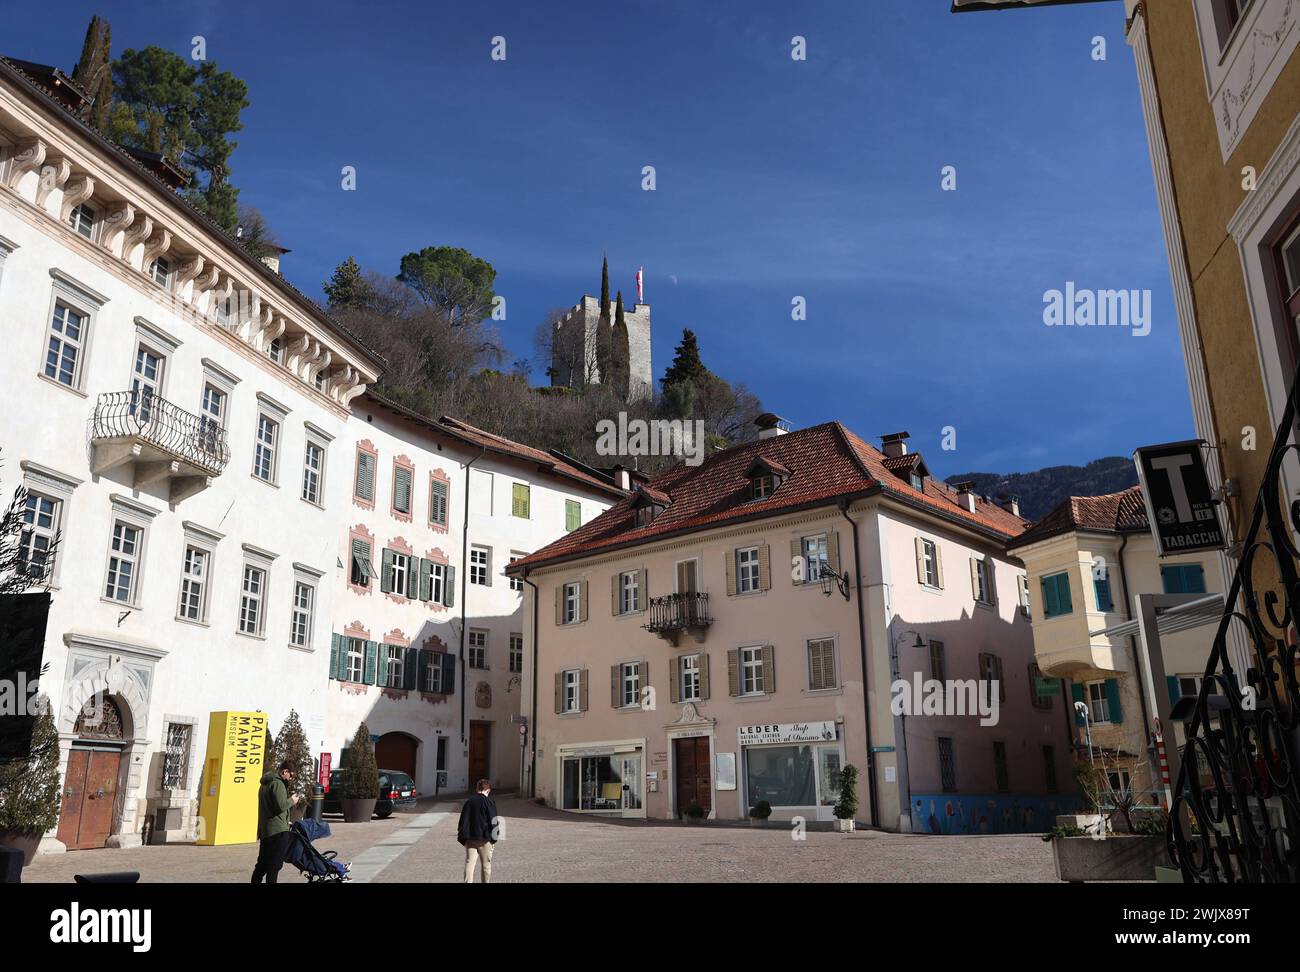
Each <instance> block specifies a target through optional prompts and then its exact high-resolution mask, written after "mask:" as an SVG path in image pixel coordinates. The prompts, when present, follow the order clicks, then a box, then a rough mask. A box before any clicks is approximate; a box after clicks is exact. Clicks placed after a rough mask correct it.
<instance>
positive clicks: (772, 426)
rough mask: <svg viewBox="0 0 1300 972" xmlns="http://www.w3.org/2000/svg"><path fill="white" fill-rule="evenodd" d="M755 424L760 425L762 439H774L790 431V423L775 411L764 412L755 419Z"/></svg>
mask: <svg viewBox="0 0 1300 972" xmlns="http://www.w3.org/2000/svg"><path fill="white" fill-rule="evenodd" d="M754 424H755V425H757V426H758V437H759V438H760V439H774V438H776V437H777V436H778V435H785V434H786V433H787V432H789V431H790V423H789V422H787V421H786V420H785V419H783V418H781V416H779V415H777V414H776V413H774V412H764V413H763V414H762V415H760V416H759V417H758V418H756V419H754Z"/></svg>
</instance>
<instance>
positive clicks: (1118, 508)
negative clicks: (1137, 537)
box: [1008, 486, 1150, 549]
mask: <svg viewBox="0 0 1300 972" xmlns="http://www.w3.org/2000/svg"><path fill="white" fill-rule="evenodd" d="M1149 526H1150V524H1149V522H1148V520H1147V508H1146V503H1145V502H1144V500H1143V498H1142V487H1141V486H1130V487H1129V488H1128V489H1124V490H1120V491H1119V492H1118V493H1107V494H1106V495H1105V496H1071V497H1069V498H1067V499H1065V500H1062V501H1061V503H1060V504H1058V505H1057V507H1056V508H1055V509H1054V510H1052V512H1050V513H1048V514H1047V515H1046V516H1045V517H1043V518H1042V519H1041V520H1039V521H1038V522H1037V523H1035V524H1034V525H1033V526H1032V527H1030V528H1029V529H1028V530H1026V531H1025V532H1024V533H1022V534H1020V536H1018V537H1016V538H1015V540H1014V541H1013V542H1012V543H1010V544H1008V549H1014V548H1017V547H1024V546H1027V545H1029V544H1031V543H1036V542H1038V541H1039V540H1047V539H1048V538H1050V537H1055V536H1059V535H1060V534H1062V533H1069V532H1071V531H1072V530H1096V531H1100V532H1103V533H1132V532H1135V531H1143V530H1146V529H1148V528H1149Z"/></svg>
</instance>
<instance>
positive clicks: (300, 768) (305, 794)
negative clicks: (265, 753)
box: [267, 709, 369, 806]
mask: <svg viewBox="0 0 1300 972" xmlns="http://www.w3.org/2000/svg"><path fill="white" fill-rule="evenodd" d="M367 738H369V737H367ZM285 760H288V762H289V764H290V765H291V766H293V773H294V778H293V784H292V785H291V787H290V790H289V792H290V793H291V794H293V793H297V794H298V795H299V796H301V797H302V798H303V802H302V803H301V804H299V805H300V806H306V801H307V799H308V798H310V796H311V792H312V789H311V788H312V785H313V784H315V782H316V761H315V759H313V757H312V754H311V746H310V744H309V743H308V742H307V733H305V732H304V731H303V728H302V722H301V721H300V720H299V719H298V711H297V710H296V709H290V710H289V716H288V718H286V719H285V720H284V725H283V726H281V727H280V733H279V735H277V736H276V737H275V740H274V742H272V744H271V750H270V757H269V759H268V761H267V766H268V767H270V768H271V769H274V770H278V769H279V768H280V763H281V762H283V761H285Z"/></svg>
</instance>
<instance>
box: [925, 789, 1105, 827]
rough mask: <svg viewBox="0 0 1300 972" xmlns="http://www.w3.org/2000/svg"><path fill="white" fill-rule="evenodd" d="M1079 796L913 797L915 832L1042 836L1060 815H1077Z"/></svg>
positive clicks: (950, 794) (949, 795)
mask: <svg viewBox="0 0 1300 972" xmlns="http://www.w3.org/2000/svg"><path fill="white" fill-rule="evenodd" d="M1079 807H1080V803H1079V798H1078V797H1071V796H1053V797H1037V796H1007V795H1004V794H1003V795H997V796H985V795H981V794H973V795H967V794H957V793H938V794H923V795H921V796H916V795H913V798H912V832H913V833H917V834H1041V833H1044V832H1045V831H1046V830H1048V829H1049V828H1050V827H1052V825H1054V824H1055V823H1056V816H1057V814H1061V813H1077V812H1078V811H1079Z"/></svg>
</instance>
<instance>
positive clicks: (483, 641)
mask: <svg viewBox="0 0 1300 972" xmlns="http://www.w3.org/2000/svg"><path fill="white" fill-rule="evenodd" d="M487 639H488V633H487V632H486V631H483V630H480V629H477V628H471V629H470V632H469V652H468V653H467V655H466V658H467V659H468V662H469V667H470V668H487V667H488V664H487Z"/></svg>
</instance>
